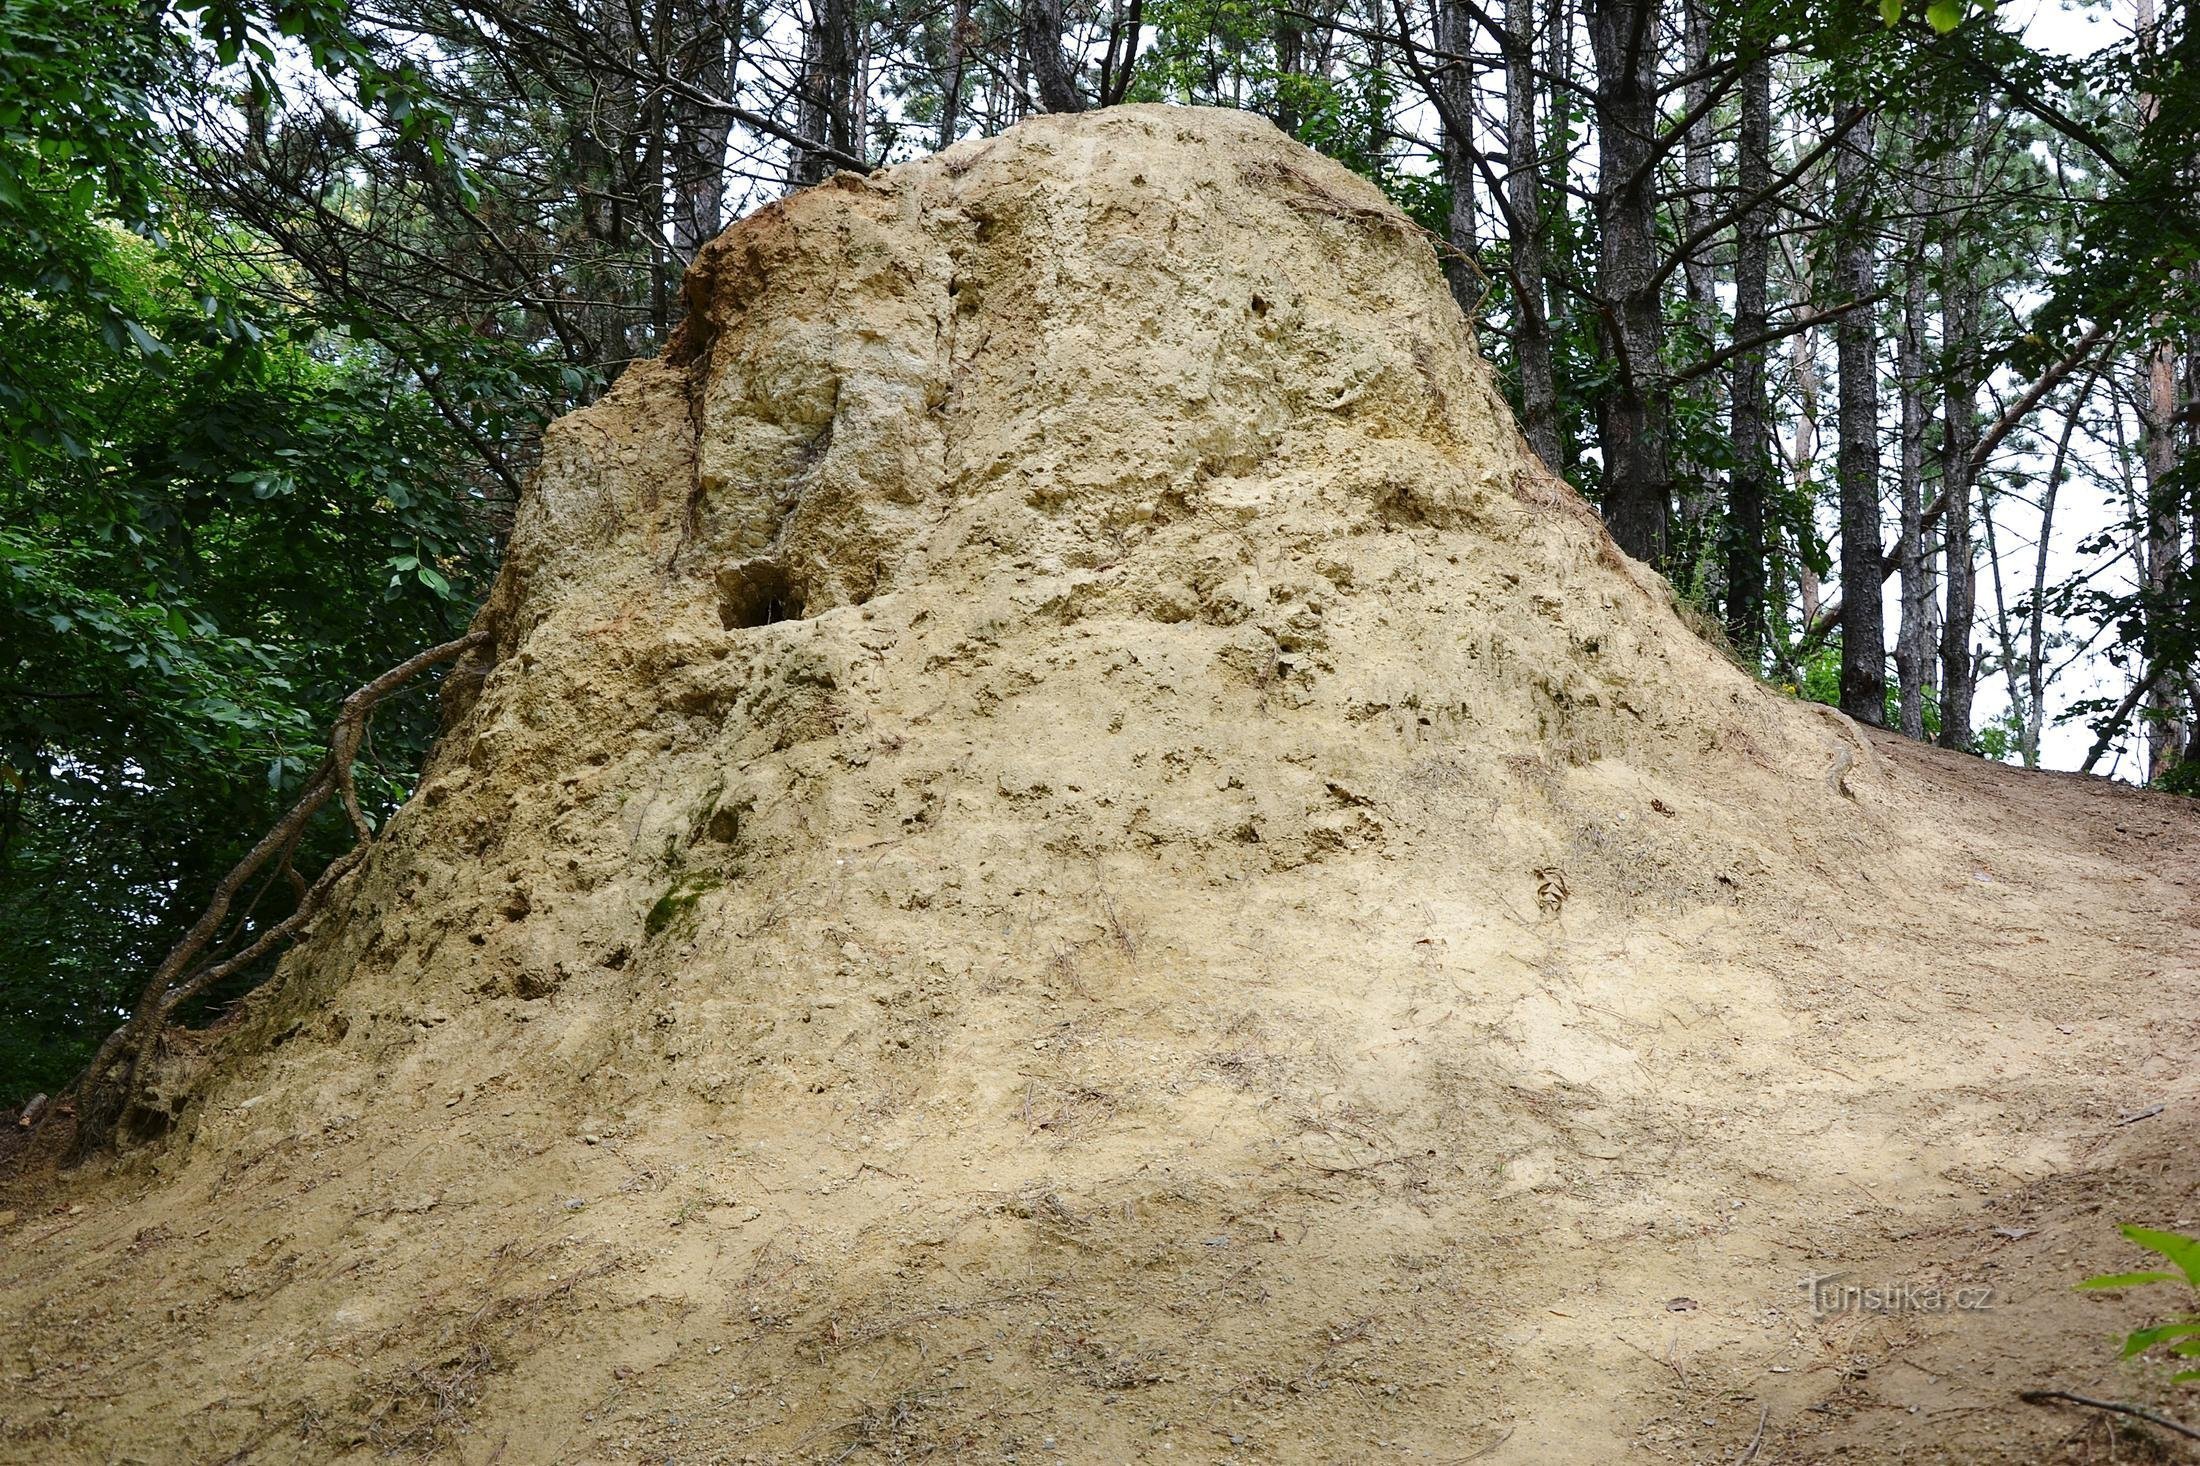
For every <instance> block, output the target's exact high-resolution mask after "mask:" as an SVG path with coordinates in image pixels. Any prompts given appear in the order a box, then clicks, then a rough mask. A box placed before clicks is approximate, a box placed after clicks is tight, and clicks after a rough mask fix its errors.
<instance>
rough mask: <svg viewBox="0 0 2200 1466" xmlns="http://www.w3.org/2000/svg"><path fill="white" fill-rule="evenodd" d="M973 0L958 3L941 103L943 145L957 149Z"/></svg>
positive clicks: (951, 32) (951, 33)
mask: <svg viewBox="0 0 2200 1466" xmlns="http://www.w3.org/2000/svg"><path fill="white" fill-rule="evenodd" d="M972 39H973V38H972V36H971V25H970V0H955V16H954V19H953V21H952V22H950V28H949V30H948V34H947V88H946V95H945V96H944V97H943V98H942V99H941V101H940V144H939V145H940V146H941V147H942V148H948V147H952V146H954V143H955V132H956V129H957V128H959V127H960V126H961V125H962V92H963V63H964V61H965V60H966V59H967V57H968V55H969V45H970V42H971V40H972Z"/></svg>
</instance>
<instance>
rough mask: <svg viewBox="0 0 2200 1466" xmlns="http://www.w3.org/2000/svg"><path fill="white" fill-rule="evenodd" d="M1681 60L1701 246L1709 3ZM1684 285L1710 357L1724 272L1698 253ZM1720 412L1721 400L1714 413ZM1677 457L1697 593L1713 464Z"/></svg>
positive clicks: (1699, 9) (1684, 35) (1686, 153)
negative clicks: (1686, 78)
mask: <svg viewBox="0 0 2200 1466" xmlns="http://www.w3.org/2000/svg"><path fill="white" fill-rule="evenodd" d="M1681 56H1682V65H1683V66H1684V67H1685V68H1686V70H1687V74H1688V76H1689V77H1690V78H1691V79H1690V80H1689V81H1688V82H1687V83H1686V85H1684V86H1683V87H1682V89H1681V92H1682V105H1683V107H1684V109H1685V112H1686V115H1688V116H1690V117H1694V118H1696V119H1697V120H1696V122H1695V123H1694V125H1693V126H1691V127H1690V128H1689V129H1688V135H1687V136H1686V137H1685V138H1684V139H1682V153H1681V177H1682V182H1683V183H1684V184H1685V187H1684V188H1683V190H1682V192H1681V222H1680V234H1681V238H1683V239H1694V238H1695V237H1696V236H1697V234H1698V232H1699V231H1700V230H1701V229H1702V228H1703V225H1704V223H1705V221H1706V219H1707V218H1708V217H1709V216H1710V214H1711V212H1712V205H1711V197H1712V190H1713V186H1714V184H1715V183H1716V182H1717V170H1716V166H1715V162H1716V160H1715V159H1714V157H1713V150H1714V148H1715V146H1716V142H1717V139H1716V138H1714V137H1713V135H1712V127H1711V118H1710V117H1709V116H1708V115H1707V114H1703V113H1701V112H1700V111H1699V109H1701V108H1702V107H1704V105H1705V104H1706V103H1707V102H1708V101H1709V100H1710V97H1711V79H1710V76H1709V74H1708V68H1709V66H1710V64H1711V16H1710V9H1709V0H1684V4H1683V7H1682V21H1681ZM1681 281H1682V285H1683V287H1684V289H1685V290H1686V292H1687V297H1688V316H1687V320H1688V335H1689V337H1690V340H1689V342H1688V346H1687V351H1688V352H1689V353H1690V354H1701V353H1704V352H1708V351H1709V350H1710V349H1711V346H1712V343H1713V342H1714V341H1715V340H1716V339H1717V337H1718V330H1719V298H1718V278H1717V272H1716V271H1715V270H1714V269H1713V268H1712V261H1711V258H1710V255H1709V253H1708V251H1707V250H1706V249H1701V248H1699V249H1697V250H1694V251H1692V252H1691V253H1690V254H1689V256H1688V258H1686V259H1685V260H1683V261H1682V262H1681ZM1705 385H1706V387H1707V388H1708V390H1709V391H1710V392H1711V393H1713V394H1714V396H1715V395H1716V394H1717V392H1718V390H1719V385H1720V379H1719V378H1717V377H1713V378H1712V379H1711V380H1710V381H1709V382H1707V383H1706V384H1705ZM1717 405H1718V404H1717V403H1716V401H1714V403H1713V410H1714V411H1716V410H1717ZM1674 454H1675V462H1674V468H1673V476H1674V480H1675V488H1676V489H1677V490H1678V491H1679V495H1680V545H1679V548H1678V552H1677V553H1678V556H1679V559H1678V562H1677V564H1676V566H1675V570H1676V572H1677V574H1678V576H1679V578H1680V579H1681V580H1682V581H1683V582H1684V589H1686V588H1689V587H1692V586H1694V584H1695V583H1696V581H1697V578H1698V576H1699V575H1700V574H1701V573H1702V569H1703V567H1704V565H1705V560H1706V553H1707V546H1706V545H1705V543H1704V537H1705V526H1706V525H1707V524H1708V523H1709V521H1710V519H1711V515H1712V511H1713V509H1714V508H1715V506H1716V504H1717V502H1718V501H1717V497H1716V494H1715V493H1714V489H1713V481H1712V472H1713V471H1712V467H1711V465H1710V464H1708V463H1704V462H1701V461H1699V460H1698V458H1697V456H1696V455H1695V454H1693V453H1691V452H1689V451H1687V449H1686V448H1684V447H1676V448H1675V450H1674Z"/></svg>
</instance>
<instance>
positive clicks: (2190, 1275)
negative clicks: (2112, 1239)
mask: <svg viewBox="0 0 2200 1466" xmlns="http://www.w3.org/2000/svg"><path fill="white" fill-rule="evenodd" d="M2120 1230H2121V1231H2122V1232H2123V1234H2124V1235H2125V1236H2126V1237H2128V1238H2130V1239H2131V1240H2132V1241H2134V1242H2136V1243H2138V1244H2139V1245H2140V1246H2141V1247H2144V1248H2145V1249H2146V1250H2147V1251H2149V1252H2154V1253H2159V1254H2160V1255H2161V1256H2163V1257H2166V1258H2168V1259H2169V1260H2170V1262H2171V1263H2172V1264H2173V1265H2174V1266H2175V1267H2176V1269H2177V1270H2178V1271H2179V1272H2181V1273H2183V1274H2184V1275H2185V1281H2186V1282H2188V1283H2190V1284H2192V1285H2193V1286H2194V1287H2195V1288H2200V1238H2193V1237H2186V1236H2182V1235H2180V1234H2179V1233H2176V1232H2157V1231H2155V1230H2154V1229H2153V1228H2151V1227H2124V1228H2121V1229H2120Z"/></svg>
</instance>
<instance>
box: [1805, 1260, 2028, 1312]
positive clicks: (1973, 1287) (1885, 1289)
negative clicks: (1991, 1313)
mask: <svg viewBox="0 0 2200 1466" xmlns="http://www.w3.org/2000/svg"><path fill="white" fill-rule="evenodd" d="M1854 1276H1855V1275H1854V1274H1853V1273H1851V1272H1849V1271H1847V1270H1845V1269H1844V1270H1843V1271H1841V1272H1837V1273H1819V1274H1817V1275H1815V1276H1812V1277H1807V1278H1805V1279H1803V1283H1802V1287H1803V1291H1804V1292H1806V1293H1808V1294H1810V1307H1811V1312H1813V1313H1816V1314H1819V1315H1825V1314H1832V1313H1977V1312H1980V1311H1982V1310H1985V1309H1988V1308H1992V1307H1993V1306H1994V1289H1993V1287H1992V1285H1991V1284H1987V1283H1960V1284H1956V1285H1955V1286H1952V1287H1945V1288H1944V1287H1942V1286H1941V1285H1940V1284H1938V1283H1912V1282H1899V1283H1859V1282H1853V1281H1846V1280H1848V1279H1851V1278H1853V1277H1854Z"/></svg>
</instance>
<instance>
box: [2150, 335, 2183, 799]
mask: <svg viewBox="0 0 2200 1466" xmlns="http://www.w3.org/2000/svg"><path fill="white" fill-rule="evenodd" d="M2180 354H2181V353H2180V352H2179V351H2178V349H2177V347H2176V345H2175V344H2174V343H2173V342H2171V341H2168V340H2164V341H2159V342H2157V343H2155V345H2154V346H2153V347H2152V349H2150V350H2149V351H2148V352H2147V363H2146V364H2147V394H2146V407H2145V410H2144V411H2143V412H2142V413H2141V414H2140V419H2141V421H2142V423H2143V424H2144V426H2145V430H2146V439H2145V443H2144V448H2143V453H2142V457H2143V459H2144V462H2145V464H2146V484H2147V502H2146V534H2145V538H2144V540H2143V541H2142V543H2141V545H2140V552H2141V553H2140V557H2139V563H2140V565H2141V567H2142V569H2143V570H2144V572H2145V576H2146V600H2145V608H2144V613H2143V614H2144V616H2145V619H2146V622H2147V623H2148V624H2147V634H2146V635H2143V636H2142V637H2141V639H2140V647H2141V652H2142V655H2143V656H2144V657H2145V666H2146V670H2147V672H2149V673H2152V674H2154V680H2153V681H2152V683H2150V684H2149V686H2148V688H2147V694H2146V698H2145V699H2144V701H2143V702H2142V704H2141V707H2142V717H2143V719H2144V723H2145V729H2146V750H2147V763H2146V769H2147V782H2148V783H2150V784H2151V783H2153V782H2154V781H2155V780H2157V779H2159V778H2161V777H2162V776H2163V775H2164V774H2166V773H2168V772H2169V771H2170V769H2172V768H2173V767H2175V766H2176V764H2177V761H2178V758H2179V756H2180V755H2181V754H2182V753H2183V752H2184V729H2183V728H2182V726H2181V724H2182V721H2183V720H2182V718H2181V717H2180V716H2179V714H2180V712H2181V711H2182V708H2183V706H2184V701H2185V699H2184V697H2183V689H2182V688H2181V687H2180V686H2179V685H2178V679H2177V677H2176V675H2175V669H2174V668H2171V667H2166V666H2163V665H2162V663H2163V660H2164V658H2163V656H2162V653H2161V650H2160V648H2159V645H2158V642H2159V640H2160V637H2159V633H2157V632H2155V631H2154V626H2153V623H2154V622H2155V621H2156V619H2157V618H2160V617H2166V616H2168V615H2169V614H2170V608H2169V590H2170V578H2171V575H2172V573H2173V572H2174V571H2175V569H2176V566H2177V560H2178V555H2179V551H2180V550H2181V549H2182V545H2181V544H2180V541H2181V540H2182V539H2183V536H2182V535H2181V534H2180V533H2179V532H2178V531H2179V528H2180V524H2179V521H2180V519H2181V517H2182V516H2181V515H2180V514H2179V513H2178V505H2177V495H2176V484H2175V482H2174V475H2175V474H2176V472H2177V412H2178V407H2179V405H2180V404H2179V402H2178V391H2177V386H2178V382H2177V373H2178V367H2179V365H2180V363H2179V360H2178V358H2179V356H2180ZM2150 643H2157V644H2156V645H2150Z"/></svg>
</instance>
